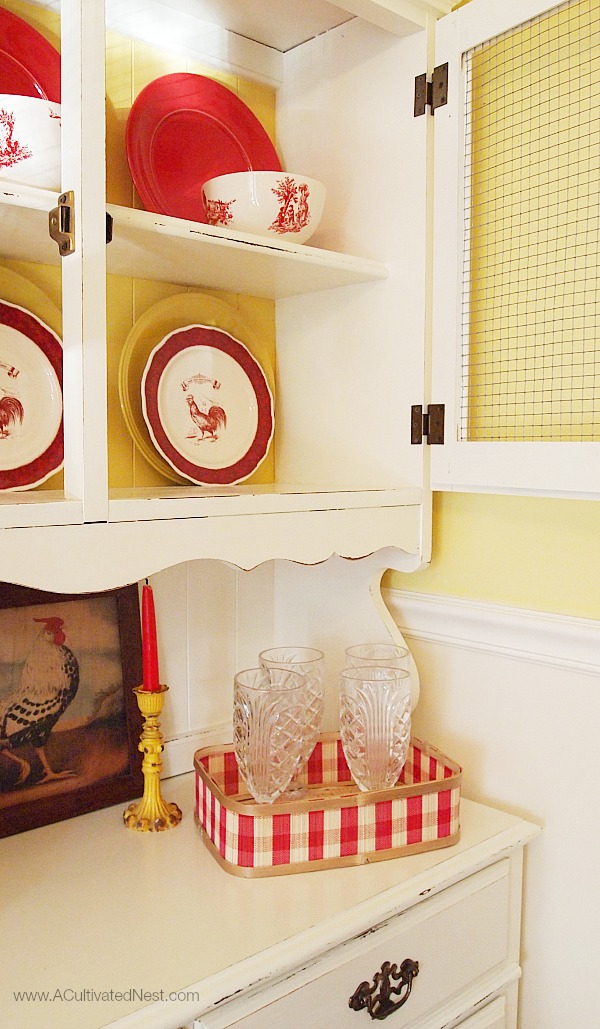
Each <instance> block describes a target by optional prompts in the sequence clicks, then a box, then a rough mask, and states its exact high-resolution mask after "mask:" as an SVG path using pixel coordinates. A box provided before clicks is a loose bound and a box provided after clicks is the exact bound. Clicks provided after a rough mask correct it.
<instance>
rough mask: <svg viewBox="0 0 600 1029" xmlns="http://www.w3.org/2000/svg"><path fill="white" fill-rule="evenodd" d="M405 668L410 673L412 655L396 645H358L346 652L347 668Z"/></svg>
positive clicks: (404, 648)
mask: <svg viewBox="0 0 600 1029" xmlns="http://www.w3.org/2000/svg"><path fill="white" fill-rule="evenodd" d="M372 665H376V666H379V667H381V668H383V667H386V668H405V669H406V670H407V671H410V654H409V652H408V649H407V648H406V647H400V646H397V645H396V644H395V643H358V644H356V645H355V646H354V647H348V648H347V650H346V667H347V668H352V667H354V668H368V667H370V666H372Z"/></svg>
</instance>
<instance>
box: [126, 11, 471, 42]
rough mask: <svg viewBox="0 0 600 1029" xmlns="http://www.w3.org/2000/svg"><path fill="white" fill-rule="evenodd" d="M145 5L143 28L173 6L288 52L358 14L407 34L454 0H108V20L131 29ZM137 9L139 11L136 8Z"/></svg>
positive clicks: (177, 15) (181, 16) (180, 15)
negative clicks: (300, 0)
mask: <svg viewBox="0 0 600 1029" xmlns="http://www.w3.org/2000/svg"><path fill="white" fill-rule="evenodd" d="M140 6H142V7H143V9H144V21H145V22H146V28H145V29H144V30H143V31H144V32H146V31H149V32H150V33H151V32H152V22H153V21H156V23H157V24H158V23H160V22H162V25H163V30H162V31H163V33H164V8H165V7H169V8H170V10H171V12H172V17H173V20H174V21H176V22H177V23H178V24H183V22H184V21H185V20H186V19H188V18H189V19H192V18H193V19H194V21H195V22H196V23H200V22H204V23H205V24H206V25H207V26H209V27H212V29H213V30H215V29H221V30H225V31H229V32H232V33H234V34H235V35H237V36H239V37H240V38H241V39H245V40H248V41H251V42H255V43H259V44H262V45H263V46H266V47H270V48H271V49H273V50H275V51H278V52H279V53H285V52H287V51H288V50H292V49H293V48H294V47H296V46H298V45H299V44H301V43H304V42H305V41H306V40H308V39H312V38H313V37H315V36H318V35H320V34H321V33H323V32H327V31H328V30H329V29H332V28H335V27H336V26H338V25H341V24H343V23H344V22H346V21H348V20H349V19H350V18H353V17H358V18H362V19H364V20H365V21H368V22H371V23H372V24H373V25H378V26H379V27H380V28H383V29H386V30H387V31H389V32H393V33H394V34H395V35H400V36H404V35H408V34H410V33H412V32H415V31H417V30H418V29H420V28H423V27H424V26H425V24H426V21H427V18H428V17H429V16H431V15H433V16H434V17H439V16H440V15H442V14H447V13H448V12H449V11H450V10H451V8H452V0H337V2H336V3H335V4H333V3H329V2H327V0H308V2H307V0H305V2H304V3H301V4H299V3H297V0H253V2H252V3H250V2H248V0H246V2H245V3H243V4H241V3H239V0H218V2H215V0H145V2H144V3H143V4H139V3H137V4H135V5H132V4H131V3H130V2H127V3H124V2H123V0H106V19H107V24H108V25H109V26H110V27H111V28H116V29H117V30H118V31H125V32H128V25H129V22H130V21H131V19H132V18H133V19H134V20H135V21H137V22H138V24H139V20H140V18H139V15H140V11H139V8H140ZM133 8H135V10H133Z"/></svg>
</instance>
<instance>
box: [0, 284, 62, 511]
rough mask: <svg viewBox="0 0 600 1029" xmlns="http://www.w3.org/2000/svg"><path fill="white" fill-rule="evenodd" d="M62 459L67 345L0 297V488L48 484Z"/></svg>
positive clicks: (33, 318)
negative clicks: (63, 366)
mask: <svg viewBox="0 0 600 1029" xmlns="http://www.w3.org/2000/svg"><path fill="white" fill-rule="evenodd" d="M62 462H63V399H62V344H61V341H60V339H59V338H58V336H57V335H56V334H55V333H54V332H53V331H52V329H50V328H49V326H47V325H46V324H44V322H42V321H41V320H40V319H39V318H37V317H36V316H35V315H33V314H32V313H31V312H30V311H27V310H25V308H22V307H18V306H17V305H16V304H9V303H8V302H7V301H4V300H0V490H2V491H4V490H23V489H30V488H31V487H32V486H36V485H39V484H40V483H42V482H44V481H45V480H46V479H47V478H48V477H49V476H50V475H52V474H53V473H54V472H55V471H57V470H58V469H59V468H60V467H61V466H62Z"/></svg>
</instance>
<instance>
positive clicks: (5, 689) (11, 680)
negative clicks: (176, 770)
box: [0, 583, 143, 838]
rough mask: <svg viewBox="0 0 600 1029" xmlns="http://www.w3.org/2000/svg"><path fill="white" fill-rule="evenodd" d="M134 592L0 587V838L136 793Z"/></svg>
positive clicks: (138, 660)
mask: <svg viewBox="0 0 600 1029" xmlns="http://www.w3.org/2000/svg"><path fill="white" fill-rule="evenodd" d="M142 674H143V673H142V636H141V625H140V606H139V594H138V587H137V584H133V585H130V586H124V587H120V588H118V589H113V590H108V591H104V592H98V593H82V594H62V593H47V592H45V591H43V590H37V589H30V588H29V587H25V586H17V585H12V584H8V583H0V838H4V837H6V836H11V835H14V834H15V833H20V832H25V831H27V830H29V829H35V828H37V827H39V826H42V825H48V824H50V823H52V822H58V821H62V820H63V819H66V818H72V817H74V816H76V815H81V814H85V813H87V812H90V811H95V810H98V809H99V808H103V807H108V806H110V805H112V804H117V803H119V802H121V801H130V800H132V799H134V798H136V797H138V796H141V795H142V792H143V775H142V769H141V760H142V759H141V755H140V753H139V751H138V743H139V739H140V733H141V730H142V718H141V715H140V712H139V708H138V705H137V701H136V698H135V695H134V693H133V689H134V687H136V686H139V685H140V684H141V682H142Z"/></svg>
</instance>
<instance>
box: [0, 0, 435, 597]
mask: <svg viewBox="0 0 600 1029" xmlns="http://www.w3.org/2000/svg"><path fill="white" fill-rule="evenodd" d="M8 2H9V0H7V3H8ZM38 6H41V7H43V8H45V9H46V8H47V9H51V10H53V11H55V12H56V13H57V15H58V16H59V24H60V35H61V37H62V69H63V71H62V74H63V90H62V108H63V171H62V185H63V189H64V190H65V192H66V191H67V190H72V191H73V194H74V202H73V206H72V212H71V214H72V218H73V222H74V242H75V252H74V253H73V254H70V255H69V256H67V257H64V258H63V259H62V260H61V259H60V258H59V256H58V249H57V247H56V244H55V243H53V242H52V241H51V240H50V238H49V237H48V231H47V219H48V212H49V211H50V210H51V209H53V208H54V207H55V206H56V204H57V198H56V195H55V194H52V193H48V192H47V191H45V190H41V189H32V188H26V187H17V188H15V189H12V188H11V189H10V190H2V191H0V219H2V220H3V221H2V222H0V224H4V226H5V229H6V231H4V232H3V233H2V237H1V243H0V253H1V254H2V256H3V257H5V258H6V259H7V260H8V261H29V260H31V259H33V260H34V261H38V262H42V263H46V264H48V265H51V266H52V265H55V266H56V265H60V270H61V273H62V322H63V342H64V354H65V362H64V368H65V372H64V374H65V381H64V411H65V467H64V488H63V487H61V485H60V484H59V485H58V486H57V487H56V488H53V489H42V490H36V491H29V492H24V493H21V494H17V493H4V494H2V495H1V496H0V524H1V525H2V526H4V527H5V528H6V529H7V531H6V532H3V533H2V534H0V567H1V568H2V577H3V578H5V579H7V580H11V581H12V580H14V581H19V582H22V583H24V584H29V585H35V586H38V587H42V588H47V589H54V590H59V589H64V590H67V591H72V590H75V589H79V590H88V589H98V588H106V587H109V586H116V585H118V584H123V583H125V582H131V581H135V580H138V579H140V578H142V577H143V576H145V575H147V574H149V573H153V572H155V571H158V570H159V569H161V568H167V567H169V566H172V565H175V564H178V563H180V562H182V561H185V560H190V559H194V558H206V557H216V558H218V559H220V560H228V561H230V562H232V563H233V564H235V565H237V566H238V567H243V568H249V567H253V566H255V565H257V564H259V563H260V562H261V561H264V560H267V559H269V558H288V559H293V560H298V561H302V562H304V563H314V562H316V561H321V560H324V559H325V558H328V557H329V556H330V555H332V554H339V555H341V556H343V557H349V558H357V557H360V556H363V555H364V554H368V553H372V552H373V551H374V550H378V549H381V548H382V547H391V548H394V549H396V550H397V552H398V559H399V561H400V562H402V563H403V564H405V566H406V567H411V566H418V564H419V563H420V562H421V560H423V559H425V560H426V559H427V556H428V553H429V546H430V541H429V535H430V529H429V520H430V515H429V508H430V494H429V489H428V485H427V473H426V461H425V457H424V448H423V447H416V446H413V445H411V436H410V409H411V405H412V404H423V403H424V402H425V400H426V391H427V383H426V374H425V369H426V357H425V354H426V336H427V324H426V323H427V316H426V307H427V295H428V291H429V289H430V286H431V282H430V281H429V264H428V256H427V252H428V228H427V226H428V224H429V219H428V203H429V200H428V198H427V194H426V189H425V183H426V181H427V176H428V174H429V163H428V162H429V156H430V142H431V127H430V126H429V125H428V119H426V118H420V119H419V118H415V117H414V116H413V91H414V79H415V76H416V75H418V74H421V73H422V72H424V71H425V70H426V69H427V65H428V63H429V56H428V55H429V54H430V53H431V46H432V40H433V26H434V22H435V19H436V17H437V16H438V15H439V14H440V13H443V12H445V11H447V10H448V9H449V7H450V3H449V0H418V2H410V3H408V2H404V0H397V2H395V3H394V4H393V5H390V4H387V3H386V4H380V3H374V2H371V0H350V2H348V3H346V4H341V5H336V6H333V5H330V4H328V3H321V2H311V3H306V4H303V5H301V8H302V9H301V12H300V11H298V10H296V7H297V6H298V5H294V4H292V5H289V4H285V3H282V4H271V3H269V4H263V3H262V2H260V0H259V2H257V3H253V4H244V5H243V7H244V13H243V14H241V13H240V11H239V10H238V8H239V7H240V5H236V4H230V3H223V4H222V5H215V4H203V3H202V2H200V0H198V2H191V0H190V2H184V0H173V2H169V3H156V2H154V0H144V2H143V3H142V2H140V3H136V4H135V5H133V6H132V5H131V4H130V3H128V2H124V0H106V3H105V0H85V3H84V2H82V0H44V2H41V0H38ZM34 10H35V7H34ZM244 19H246V20H244ZM105 26H106V28H107V29H108V31H110V32H111V33H120V34H122V35H123V36H132V37H135V38H137V40H138V41H139V46H140V47H142V46H144V45H146V46H152V47H154V48H156V47H157V46H160V47H162V48H163V49H164V52H165V55H166V56H165V61H166V64H168V67H169V68H172V67H180V68H181V69H182V70H185V68H186V67H187V66H188V62H189V61H192V60H196V61H198V60H203V61H205V62H206V64H207V65H208V66H210V65H211V63H212V65H213V66H214V67H215V68H217V69H219V70H221V71H222V70H223V69H228V70H229V71H230V72H233V73H234V74H236V75H239V76H241V77H244V76H245V77H246V78H247V79H248V80H254V81H260V82H266V83H267V84H268V85H270V86H273V87H275V89H276V91H277V129H276V135H277V139H276V142H277V147H278V151H279V153H280V155H281V157H282V160H283V163H284V167H286V168H288V169H290V170H293V169H296V168H299V169H308V170H309V171H310V172H311V173H312V174H313V175H314V176H315V177H317V178H321V179H322V180H323V181H324V183H325V185H326V187H327V202H326V208H325V214H324V217H323V221H322V223H321V226H320V228H319V230H318V233H317V234H316V236H315V237H314V238H313V240H312V241H311V243H310V244H308V245H305V246H296V245H293V244H290V243H281V244H274V243H273V242H272V241H270V240H269V241H268V242H266V241H265V240H263V239H260V238H255V237H250V238H249V237H246V236H244V235H243V234H241V235H240V234H239V233H238V234H237V235H236V234H232V233H231V232H228V231H227V230H224V229H221V228H214V229H213V228H210V227H208V226H205V225H200V224H199V223H192V222H185V221H181V220H179V219H176V218H170V217H163V216H156V215H153V214H151V213H149V212H147V211H143V210H134V209H133V208H132V207H130V206H120V205H115V204H109V205H108V206H107V204H106V193H105V174H104V166H105V155H104V146H105V137H104V133H103V125H104V112H105V89H104V61H105V50H104V38H105ZM165 66H166V65H165ZM125 114H126V112H125ZM120 116H121V117H123V116H124V115H123V114H120ZM120 159H121V160H122V161H123V162H124V161H125V154H122V155H121V158H120ZM307 174H308V172H307ZM107 210H108V213H109V215H110V217H111V219H112V241H111V242H110V243H108V244H105V232H106V213H107ZM17 226H18V228H19V231H16V227H17ZM313 244H314V245H313ZM107 274H108V276H109V281H110V282H111V283H113V282H115V281H118V279H119V277H128V278H129V277H133V278H135V279H137V280H146V281H147V280H151V281H161V282H164V283H165V284H169V286H168V288H169V289H172V288H173V287H176V286H177V287H180V288H181V290H184V289H186V288H188V287H195V288H197V289H201V290H223V289H226V290H228V291H230V292H231V293H232V294H243V295H249V296H258V297H268V298H271V299H273V300H274V301H275V304H276V333H277V358H276V365H277V368H276V381H275V436H274V444H273V445H274V451H275V456H274V468H275V472H274V481H273V482H272V483H269V484H261V485H260V486H251V485H245V484H244V483H241V484H239V485H237V486H233V485H231V486H225V487H221V488H218V487H197V486H195V485H194V484H193V483H190V484H189V485H188V486H186V485H182V484H180V485H177V486H169V485H164V486H162V487H160V486H155V487H148V488H140V487H138V486H136V485H135V484H133V483H132V484H131V486H129V487H120V488H118V489H114V490H109V488H108V465H109V453H108V442H107V396H106V390H107V381H108V377H107V348H106V336H107V321H109V322H110V318H111V311H112V308H111V305H112V304H114V300H113V293H112V292H111V288H107V286H106V282H107V279H106V276H107ZM107 304H108V307H107ZM110 399H111V398H109V400H110ZM8 530H10V531H8ZM23 530H26V531H23ZM32 530H33V531H32ZM32 544H33V545H32ZM67 551H68V552H69V553H70V554H71V555H72V561H70V562H64V561H60V562H56V560H55V559H54V557H53V556H52V555H53V554H56V553H57V552H62V553H65V552H67ZM34 554H35V557H34V556H33V555H34ZM73 565H76V567H77V571H76V573H73V570H72V568H73Z"/></svg>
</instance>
